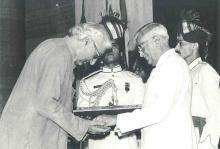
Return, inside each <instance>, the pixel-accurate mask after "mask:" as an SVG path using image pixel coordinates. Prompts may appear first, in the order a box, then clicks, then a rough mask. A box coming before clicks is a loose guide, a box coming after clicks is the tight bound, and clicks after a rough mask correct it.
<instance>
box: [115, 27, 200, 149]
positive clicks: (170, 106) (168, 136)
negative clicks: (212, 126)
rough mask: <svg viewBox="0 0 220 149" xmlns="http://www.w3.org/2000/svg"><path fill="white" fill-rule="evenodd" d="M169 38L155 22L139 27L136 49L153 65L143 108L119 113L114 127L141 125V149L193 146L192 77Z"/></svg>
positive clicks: (127, 128)
mask: <svg viewBox="0 0 220 149" xmlns="http://www.w3.org/2000/svg"><path fill="white" fill-rule="evenodd" d="M168 39H169V36H168V34H167V30H166V28H165V27H164V26H162V25H161V24H158V23H149V24H147V25H145V26H143V27H142V28H141V29H140V30H139V32H138V34H137V44H138V47H139V49H140V50H139V52H140V54H141V56H143V57H144V58H145V59H146V60H147V61H148V63H149V64H152V65H153V66H156V67H155V68H154V69H153V71H152V73H151V75H150V77H149V79H148V81H147V84H146V88H145V96H144V102H143V108H142V109H141V110H135V111H134V112H132V113H125V114H120V115H118V116H117V124H116V129H115V130H116V132H117V133H118V134H119V136H120V135H123V134H126V133H128V132H130V131H133V130H135V129H141V148H142V149H161V148H165V149H177V148H178V149H195V148H196V144H195V134H194V128H193V124H192V118H191V111H190V104H191V91H192V82H191V77H190V74H189V69H188V66H187V64H186V62H185V61H184V60H183V59H182V58H181V57H180V56H179V55H178V54H177V53H175V51H174V49H169V45H168Z"/></svg>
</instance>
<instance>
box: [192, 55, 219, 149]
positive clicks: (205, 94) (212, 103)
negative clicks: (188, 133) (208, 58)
mask: <svg viewBox="0 0 220 149" xmlns="http://www.w3.org/2000/svg"><path fill="white" fill-rule="evenodd" d="M189 67H190V70H191V75H192V79H193V96H192V115H193V116H197V117H203V118H205V119H206V124H205V125H204V128H203V131H202V134H201V139H198V141H199V144H198V147H199V149H218V142H219V137H220V110H219V107H220V88H219V82H220V77H219V75H218V73H217V72H216V71H215V70H214V69H213V68H212V67H211V66H210V65H209V64H208V63H206V62H204V61H202V60H201V58H200V57H199V58H197V59H195V60H194V61H193V62H192V63H191V64H190V65H189ZM198 129H199V128H196V131H197V132H199V130H198ZM198 134H199V133H197V135H198ZM197 138H200V136H197Z"/></svg>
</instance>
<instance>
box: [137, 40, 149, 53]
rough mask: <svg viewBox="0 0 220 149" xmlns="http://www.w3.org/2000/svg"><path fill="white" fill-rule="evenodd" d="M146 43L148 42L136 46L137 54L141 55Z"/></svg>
mask: <svg viewBox="0 0 220 149" xmlns="http://www.w3.org/2000/svg"><path fill="white" fill-rule="evenodd" d="M147 42H148V40H145V41H143V42H142V43H140V44H138V45H137V48H138V52H139V53H140V54H141V53H142V54H143V53H144V45H145V44H146V43H147Z"/></svg>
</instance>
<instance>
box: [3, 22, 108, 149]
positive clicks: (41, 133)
mask: <svg viewBox="0 0 220 149" xmlns="http://www.w3.org/2000/svg"><path fill="white" fill-rule="evenodd" d="M85 40H86V41H87V44H85ZM94 42H95V43H94ZM93 44H97V45H96V46H97V47H99V49H100V51H99V52H100V53H104V50H105V49H107V48H109V47H111V43H110V40H109V38H108V35H107V33H106V32H105V30H104V28H103V26H101V25H97V24H96V25H95V24H83V25H79V26H76V27H74V28H72V29H70V32H69V36H66V37H65V38H57V39H49V40H47V41H44V42H43V43H41V44H40V45H39V46H38V47H37V48H36V49H35V50H34V51H33V52H32V54H31V55H30V57H29V58H28V59H27V61H26V63H25V65H24V68H23V70H22V72H21V74H20V76H19V78H18V80H17V82H16V84H15V86H14V89H13V91H12V93H11V95H10V97H9V99H8V102H7V104H6V105H5V108H4V110H3V113H2V116H1V119H0V148H1V149H66V148H67V136H68V134H70V135H71V136H72V137H74V138H75V139H77V140H81V139H82V138H83V136H84V135H85V133H86V132H87V130H88V128H89V126H90V125H94V124H96V122H92V121H89V120H84V119H81V118H79V117H77V116H74V115H73V113H72V107H73V106H72V97H73V96H72V95H73V93H74V90H73V88H72V83H73V81H74V74H73V71H72V70H73V69H74V68H75V63H81V62H83V61H85V60H89V59H91V58H92V57H93V56H95V55H96V52H97V51H96V50H97V49H96V50H95V47H94V45H93ZM101 49H102V51H101ZM83 52H85V53H84V54H83Z"/></svg>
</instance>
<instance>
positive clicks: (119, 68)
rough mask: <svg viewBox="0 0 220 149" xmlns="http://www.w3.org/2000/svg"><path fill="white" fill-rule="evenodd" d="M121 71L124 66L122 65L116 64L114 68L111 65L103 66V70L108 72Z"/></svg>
mask: <svg viewBox="0 0 220 149" xmlns="http://www.w3.org/2000/svg"><path fill="white" fill-rule="evenodd" d="M120 71H122V68H121V66H120V65H116V66H115V67H114V68H112V69H111V68H109V67H106V66H104V67H103V68H102V72H106V73H109V72H113V73H114V72H120Z"/></svg>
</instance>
